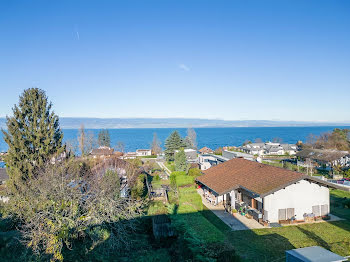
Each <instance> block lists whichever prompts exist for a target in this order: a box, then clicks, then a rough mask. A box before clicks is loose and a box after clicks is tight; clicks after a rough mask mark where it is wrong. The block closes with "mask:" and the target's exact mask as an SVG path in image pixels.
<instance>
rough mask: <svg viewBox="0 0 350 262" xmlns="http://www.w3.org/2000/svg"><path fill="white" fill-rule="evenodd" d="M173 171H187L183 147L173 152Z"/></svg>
mask: <svg viewBox="0 0 350 262" xmlns="http://www.w3.org/2000/svg"><path fill="white" fill-rule="evenodd" d="M174 162H175V171H187V166H188V165H187V161H186V154H185V151H184V149H183V148H181V149H180V150H179V151H178V152H177V153H176V154H175V161H174Z"/></svg>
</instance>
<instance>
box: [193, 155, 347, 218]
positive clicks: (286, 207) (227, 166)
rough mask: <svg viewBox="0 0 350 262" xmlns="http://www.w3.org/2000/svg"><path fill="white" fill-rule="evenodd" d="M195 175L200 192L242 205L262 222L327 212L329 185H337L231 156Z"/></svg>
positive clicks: (220, 201) (227, 203)
mask: <svg viewBox="0 0 350 262" xmlns="http://www.w3.org/2000/svg"><path fill="white" fill-rule="evenodd" d="M203 173H204V175H203V176H200V177H198V178H197V179H196V182H197V183H198V185H199V186H200V187H201V188H202V189H203V193H204V194H209V195H210V198H211V199H214V201H215V204H223V205H224V207H225V208H226V209H228V210H230V209H233V208H235V209H240V208H244V209H245V210H247V211H248V212H250V213H251V215H252V216H253V218H254V219H256V220H257V221H259V222H260V223H263V222H268V223H271V222H280V221H283V220H304V219H305V215H306V214H308V215H310V214H312V215H313V216H315V217H319V216H325V215H328V214H329V187H332V188H340V187H339V186H337V185H334V184H331V183H328V182H325V181H323V180H319V179H317V178H314V177H309V176H306V175H304V174H301V173H298V172H295V171H290V170H286V169H282V168H278V167H274V166H270V165H265V164H261V163H258V162H254V161H249V160H246V159H243V158H235V159H232V160H229V161H226V162H224V163H222V164H220V165H217V166H214V167H211V168H209V169H208V170H205V171H204V172H203Z"/></svg>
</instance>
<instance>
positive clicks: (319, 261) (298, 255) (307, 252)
mask: <svg viewBox="0 0 350 262" xmlns="http://www.w3.org/2000/svg"><path fill="white" fill-rule="evenodd" d="M342 261H348V259H347V258H346V257H342V256H339V255H338V254H336V253H333V252H331V251H329V250H327V249H325V248H323V247H319V246H313V247H303V248H297V249H292V250H287V251H286V262H342Z"/></svg>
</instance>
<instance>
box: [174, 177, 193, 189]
mask: <svg viewBox="0 0 350 262" xmlns="http://www.w3.org/2000/svg"><path fill="white" fill-rule="evenodd" d="M193 184H194V177H193V176H188V175H180V176H179V175H177V176H176V185H177V186H178V187H181V186H186V185H191V186H192V187H193Z"/></svg>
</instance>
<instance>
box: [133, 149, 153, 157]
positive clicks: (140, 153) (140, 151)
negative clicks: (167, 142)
mask: <svg viewBox="0 0 350 262" xmlns="http://www.w3.org/2000/svg"><path fill="white" fill-rule="evenodd" d="M151 155H152V150H151V149H137V150H136V156H151Z"/></svg>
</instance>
